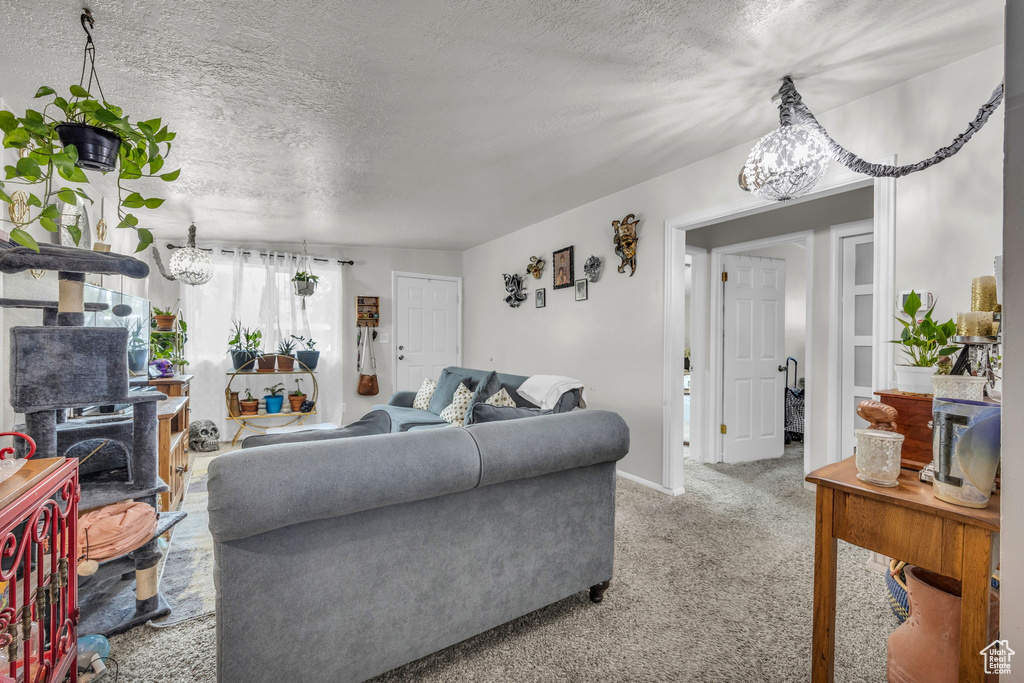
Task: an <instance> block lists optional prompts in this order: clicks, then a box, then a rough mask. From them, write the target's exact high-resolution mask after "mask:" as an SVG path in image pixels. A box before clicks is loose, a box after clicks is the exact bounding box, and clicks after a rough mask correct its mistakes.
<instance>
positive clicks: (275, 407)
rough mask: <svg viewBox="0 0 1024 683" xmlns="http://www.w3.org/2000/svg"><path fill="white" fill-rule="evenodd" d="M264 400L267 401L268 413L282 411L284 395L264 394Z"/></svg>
mask: <svg viewBox="0 0 1024 683" xmlns="http://www.w3.org/2000/svg"><path fill="white" fill-rule="evenodd" d="M263 398H264V400H266V402H267V413H268V414H269V413H280V412H281V406H282V405H283V404H284V395H283V394H282V395H281V396H264V397H263Z"/></svg>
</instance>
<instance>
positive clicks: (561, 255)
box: [551, 247, 576, 289]
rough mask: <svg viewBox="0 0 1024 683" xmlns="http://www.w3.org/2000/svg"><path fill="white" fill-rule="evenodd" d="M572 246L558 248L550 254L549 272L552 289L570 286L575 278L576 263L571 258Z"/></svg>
mask: <svg viewBox="0 0 1024 683" xmlns="http://www.w3.org/2000/svg"><path fill="white" fill-rule="evenodd" d="M573 251H574V249H573V248H572V247H566V248H565V249H559V250H558V251H556V252H555V253H554V254H552V256H551V274H552V277H553V279H554V287H553V288H554V289H565V288H566V287H572V285H573V282H574V281H575V280H576V276H575V267H576V263H575V260H574V258H573Z"/></svg>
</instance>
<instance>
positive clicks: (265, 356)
mask: <svg viewBox="0 0 1024 683" xmlns="http://www.w3.org/2000/svg"><path fill="white" fill-rule="evenodd" d="M256 363H257V365H259V369H258V370H257V372H273V371H274V364H275V363H277V356H275V355H274V354H272V353H263V350H262V349H260V350H258V351H257V352H256Z"/></svg>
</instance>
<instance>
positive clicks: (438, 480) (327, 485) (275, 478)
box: [207, 429, 480, 542]
mask: <svg viewBox="0 0 1024 683" xmlns="http://www.w3.org/2000/svg"><path fill="white" fill-rule="evenodd" d="M479 481H480V454H479V453H478V452H477V448H476V444H475V442H474V441H473V438H472V437H471V436H470V435H469V434H467V433H466V431H465V430H462V429H437V430H433V431H428V432H423V433H420V434H417V435H416V437H415V438H410V435H408V434H381V435H377V436H364V437H362V438H358V439H332V440H330V441H312V442H307V443H303V444H301V445H300V446H296V445H294V444H280V445H274V446H263V447H260V448H249V449H245V450H240V451H235V452H233V453H227V454H225V455H222V456H220V457H219V458H214V459H213V461H212V462H211V463H210V477H209V481H208V484H207V486H208V489H209V505H208V509H209V514H210V533H211V534H212V535H213V538H214V540H216V541H218V542H226V541H233V540H237V539H241V538H247V537H249V536H255V535H257V534H261V533H264V532H267V531H272V530H274V529H280V528H282V527H286V526H290V525H292V524H300V523H303V522H311V521H314V520H320V519H330V518H333V517H341V516H343V515H349V514H353V513H356V512H362V511H364V510H371V509H373V508H378V507H384V506H387V505H397V504H399V503H409V502H412V501H416V500H423V499H425V498H434V497H437V496H444V495H447V494H450V493H458V492H460V491H467V490H469V489H472V488H474V487H476V485H477V483H478V482H479Z"/></svg>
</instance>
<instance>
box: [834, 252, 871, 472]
mask: <svg viewBox="0 0 1024 683" xmlns="http://www.w3.org/2000/svg"><path fill="white" fill-rule="evenodd" d="M874 248H875V244H874V237H873V235H872V233H870V232H868V233H867V234H863V235H851V236H847V237H843V239H842V261H841V263H842V272H841V273H840V282H841V283H842V310H841V311H840V317H839V321H840V339H841V344H840V354H841V359H840V368H841V381H842V394H841V396H842V415H843V418H842V433H841V434H842V436H841V439H842V441H841V443H842V449H843V450H842V452H841V453H840V454H839V457H840V458H845V457H847V456H850V455H853V449H854V446H855V445H856V437H855V436H854V433H853V430H854V429H861V428H863V427H867V422H865V421H864V420H863V419H861V418H860V416H858V415H857V404H859V403H860V402H861V401H864V400H866V399H870V398H873V397H874V393H873V392H874V389H873V388H872V386H871V385H872V371H871V363H872V359H871V355H872V335H873V333H874V315H873V311H874V304H875V293H874V288H875V280H874V270H875V267H874V266H875V259H874Z"/></svg>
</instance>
